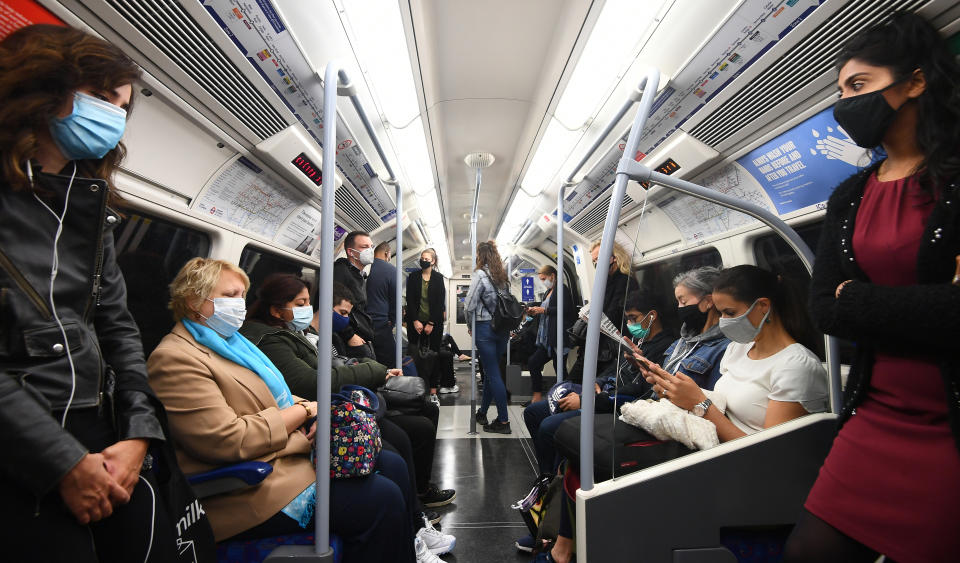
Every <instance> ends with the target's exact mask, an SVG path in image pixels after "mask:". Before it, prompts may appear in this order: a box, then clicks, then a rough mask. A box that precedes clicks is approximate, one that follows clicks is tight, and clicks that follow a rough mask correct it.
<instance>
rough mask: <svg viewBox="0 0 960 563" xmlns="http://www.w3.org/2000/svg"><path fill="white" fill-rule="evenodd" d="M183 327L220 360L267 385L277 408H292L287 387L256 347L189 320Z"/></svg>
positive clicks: (240, 337) (184, 322) (241, 337)
mask: <svg viewBox="0 0 960 563" xmlns="http://www.w3.org/2000/svg"><path fill="white" fill-rule="evenodd" d="M183 326H185V327H186V328H187V331H188V332H190V334H191V335H192V336H193V339H194V340H196V341H197V342H199V343H200V344H203V345H204V346H206V347H207V348H210V349H211V350H213V351H214V352H216V353H217V354H219V355H220V356H222V357H223V358H226V359H228V360H230V361H231V362H233V363H235V364H237V365H239V366H243V367H245V368H247V369H249V370H250V371H252V372H253V373H255V374H257V375H259V376H260V379H262V380H263V382H264V383H266V384H267V389H269V390H270V394H271V395H273V398H274V399H275V400H276V401H277V405H278V406H279V407H280V408H281V409H283V408H287V407H290V406H293V394H292V393H291V392H290V386H289V385H287V382H286V381H285V380H284V379H283V376H281V375H280V372H279V371H278V370H277V368H276V367H275V366H274V365H273V362H271V361H270V358H268V357H266V356H264V355H263V352H261V351H260V349H259V348H257V347H256V346H254V344H253V342H250V341H249V340H247V339H246V338H244V336H243V335H242V334H240V333H239V332H235V333H234V334H233V336H231V337H230V338H223V337H222V336H220V335H219V334H218V333H217V332H216V331H214V330H213V329H212V328H209V327H206V326H204V325H201V324H198V323H195V322H193V321H191V320H190V319H183Z"/></svg>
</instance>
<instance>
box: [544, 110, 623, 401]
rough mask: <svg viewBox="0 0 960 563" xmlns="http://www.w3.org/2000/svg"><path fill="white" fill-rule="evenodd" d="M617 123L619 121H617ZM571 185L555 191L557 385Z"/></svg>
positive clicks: (560, 366) (560, 373) (560, 369)
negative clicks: (565, 225) (566, 201)
mask: <svg viewBox="0 0 960 563" xmlns="http://www.w3.org/2000/svg"><path fill="white" fill-rule="evenodd" d="M618 121H619V120H618ZM570 185H571V184H570V182H569V181H567V182H564V183H563V184H562V185H561V186H560V189H559V190H558V191H557V283H555V284H554V289H553V299H554V300H555V301H556V302H557V349H556V350H554V351H555V352H556V353H557V359H556V361H555V363H554V366H553V367H555V368H556V370H555V371H556V372H557V383H562V382H563V372H564V366H563V341H564V336H565V335H564V334H563V319H564V317H563V315H564V311H563V202H564V199H566V197H567V187H569V186H570Z"/></svg>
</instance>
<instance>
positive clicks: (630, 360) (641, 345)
mask: <svg viewBox="0 0 960 563" xmlns="http://www.w3.org/2000/svg"><path fill="white" fill-rule="evenodd" d="M658 307H659V306H658V305H656V302H655V301H654V300H653V298H652V297H651V296H649V295H647V294H644V293H641V292H640V291H633V292H631V293H630V295H628V296H627V304H626V306H625V307H624V309H625V310H624V317H625V319H626V321H627V332H628V335H626V334H625V335H624V338H625V340H624V341H625V342H626V343H627V344H629V345H630V347H631V349H630V350H627V351H626V352H624V354H623V356H624V360H623V361H621V362H620V364H619V365H614V366H610V367H609V368H607V369H606V370H605V371H604V372H603V373H598V374H597V382H598V386H599V390H598V392H597V395H596V402H595V404H596V412H598V413H610V412H614V397H613V393H614V391H616V393H617V395H618V397H620V396H622V397H627V398H628V400H630V399H636V398H640V397H642V396H643V395H645V394H647V393H649V391H650V390H651V386H650V384H649V383H647V382H646V380H645V379H644V377H643V374H642V373H641V372H640V369H639V368H640V365H639V363H638V362H639V360H638V359H637V357H636V356H642V357H644V358H647V359H649V360H650V361H652V362H662V361H663V358H664V357H665V356H664V353H665V352H666V350H667V348H668V347H669V346H670V345H671V344H673V339H674V333H673V331H671V330H670V329H669V328H665V327H664V326H663V323H662V320H661V319H662V315H661V314H660V312H659V311H658V310H657V309H658ZM617 378H619V381H620V383H619V385H617V386H614V383H615V381H616V379H617ZM604 382H607V383H606V384H604ZM611 388H612V389H611ZM621 402H622V399H621Z"/></svg>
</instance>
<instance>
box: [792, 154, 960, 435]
mask: <svg viewBox="0 0 960 563" xmlns="http://www.w3.org/2000/svg"><path fill="white" fill-rule="evenodd" d="M875 170H876V166H873V167H870V168H869V169H866V170H864V171H862V172H860V173H858V174H855V175H854V176H851V177H850V178H848V179H847V180H845V181H844V182H843V183H841V184H840V185H839V186H838V187H837V189H836V190H835V191H834V192H833V195H832V196H831V197H830V201H829V202H828V204H827V214H826V219H825V220H824V224H823V231H822V233H821V235H820V242H819V246H818V249H817V260H816V263H815V264H814V268H813V278H812V280H811V283H810V309H811V313H812V315H813V320H814V322H815V323H816V324H817V326H818V327H819V328H820V330H822V331H823V332H825V333H827V334H831V335H833V336H837V337H839V338H845V339H849V340H853V341H855V342H856V343H857V355H856V358H855V359H854V362H853V366H852V367H851V369H850V376H849V378H848V380H847V385H846V389H845V390H844V400H843V408H842V409H841V413H840V421H841V424H842V423H843V422H844V421H846V420H847V419H848V418H849V417H850V415H851V413H852V412H853V410H854V409H855V408H856V407H857V406H858V405H859V404H860V403H861V402H863V399H864V398H865V397H866V393H867V389H868V388H869V387H870V376H871V371H872V366H873V360H874V354H875V353H876V352H878V351H882V352H890V353H899V354H905V353H906V354H916V355H921V354H922V355H928V356H933V357H935V358H937V359H938V360H939V363H940V371H941V374H942V375H943V381H944V386H945V388H946V392H947V401H948V403H949V412H950V427H951V429H952V431H953V436H954V440H955V441H956V442H957V447H958V449H960V377H958V376H960V355H958V352H957V350H958V343H960V287H957V286H954V285H951V280H952V279H953V276H954V271H955V268H956V260H955V257H956V256H957V255H960V216H958V215H960V193H958V186H957V182H956V181H953V182H950V183H949V185H947V186H946V187H945V188H944V189H943V191H942V193H941V194H940V195H939V198H938V201H937V203H936V204H935V206H934V208H933V211H932V212H931V213H930V217H929V219H928V220H927V224H926V227H925V229H924V233H923V241H922V242H921V245H920V250H919V251H918V253H917V278H918V282H919V283H918V284H917V285H911V286H903V287H885V286H880V285H876V284H873V283H871V282H870V279H869V278H868V277H867V275H866V274H865V273H864V272H863V271H862V270H861V269H860V268H859V266H858V265H857V261H856V257H855V256H854V252H853V231H854V222H855V220H856V217H857V209H858V208H859V206H860V201H861V200H862V199H863V190H864V186H865V185H866V182H867V179H868V178H869V175H870V174H872V173H874V171H875ZM846 280H853V281H852V282H851V283H848V284H847V285H846V286H844V288H843V291H842V292H841V293H840V298H839V299H836V298H835V297H834V294H835V292H836V289H837V286H838V285H839V284H840V283H842V282H844V281H846ZM909 378H910V374H908V373H905V374H904V392H905V393H907V392H909Z"/></svg>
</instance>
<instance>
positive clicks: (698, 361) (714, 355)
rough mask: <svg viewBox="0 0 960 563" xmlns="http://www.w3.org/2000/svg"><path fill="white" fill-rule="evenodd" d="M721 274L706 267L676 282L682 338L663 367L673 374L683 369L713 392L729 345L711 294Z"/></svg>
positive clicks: (674, 283)
mask: <svg viewBox="0 0 960 563" xmlns="http://www.w3.org/2000/svg"><path fill="white" fill-rule="evenodd" d="M719 275H720V270H719V269H718V268H714V267H713V266H703V267H701V268H695V269H693V270H690V271H687V272H684V273H682V274H680V275H678V276H677V277H676V278H674V279H673V295H674V297H676V298H677V314H678V315H679V317H680V338H679V339H677V341H676V342H674V343H673V345H672V346H670V348H668V349H667V351H666V353H665V355H666V358H665V359H664V362H665V363H664V364H663V367H664V369H666V370H667V371H669V372H671V373H673V372H675V371H677V370H678V369H682V370H683V373H685V374H687V375H689V376H690V377H692V378H693V379H694V381H696V382H697V385H699V386H701V387H703V388H704V389H713V386H714V384H715V383H716V382H717V379H719V378H720V362H719V361H718V360H719V359H720V357H721V356H723V352H724V350H726V349H727V344H729V343H730V339H728V338H727V337H726V336H725V335H724V334H723V333H722V332H721V331H720V327H719V326H718V321H719V319H720V312H719V311H718V310H717V307H716V306H715V304H714V303H713V296H712V294H711V292H712V291H713V284H714V281H716V279H717V277H718V276H719ZM649 359H652V358H649Z"/></svg>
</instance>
